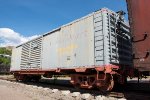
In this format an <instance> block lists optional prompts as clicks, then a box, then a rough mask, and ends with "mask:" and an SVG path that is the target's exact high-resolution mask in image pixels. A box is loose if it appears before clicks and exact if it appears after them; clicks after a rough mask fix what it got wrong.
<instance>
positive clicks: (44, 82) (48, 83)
mask: <svg viewBox="0 0 150 100" xmlns="http://www.w3.org/2000/svg"><path fill="white" fill-rule="evenodd" d="M0 79H1V80H7V81H11V82H16V80H15V79H14V78H0ZM60 81H63V82H62V83H61V84H58V83H60ZM65 81H66V82H65ZM19 83H22V82H19ZM63 83H64V84H63ZM68 83H69V81H68V80H58V82H57V81H56V80H49V79H41V80H40V81H39V82H38V83H37V82H26V83H25V84H27V85H34V86H38V87H44V88H49V87H50V88H53V89H58V90H69V91H70V92H72V93H73V92H80V93H81V94H84V93H88V94H90V95H92V96H94V97H96V96H99V95H103V96H106V97H114V98H128V99H130V98H132V99H131V100H133V97H135V96H136V95H137V96H138V97H139V96H140V97H145V98H149V100H150V91H145V90H141V89H140V90H138V88H136V89H135V88H133V84H129V86H128V87H127V89H123V90H121V89H119V90H114V91H112V92H102V91H99V90H96V89H92V90H87V89H76V88H74V87H73V86H72V85H71V84H68ZM132 95H133V96H132Z"/></svg>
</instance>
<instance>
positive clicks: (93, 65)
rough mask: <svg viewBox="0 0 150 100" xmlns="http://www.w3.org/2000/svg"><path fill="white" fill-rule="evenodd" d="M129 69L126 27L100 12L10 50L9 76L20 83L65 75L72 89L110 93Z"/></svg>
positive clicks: (114, 15) (108, 12)
mask: <svg viewBox="0 0 150 100" xmlns="http://www.w3.org/2000/svg"><path fill="white" fill-rule="evenodd" d="M132 66H133V65H132V43H131V34H130V31H129V25H128V23H127V22H126V21H125V20H124V19H123V18H121V17H120V16H119V14H117V13H115V12H114V11H111V10H109V9H107V8H103V9H101V10H98V11H96V12H93V13H91V14H89V15H87V16H85V17H82V18H80V19H78V20H75V21H73V22H71V23H68V24H66V25H63V26H61V27H59V28H57V29H54V30H52V31H50V32H48V33H46V34H44V35H42V36H40V37H38V38H36V39H33V40H31V41H28V42H26V43H24V44H21V45H19V46H17V47H16V48H14V49H13V52H12V63H11V72H12V73H14V75H15V77H16V79H17V80H24V81H27V80H31V79H35V80H38V79H39V78H40V76H41V75H43V76H45V77H51V76H52V75H55V74H68V75H70V77H71V81H70V82H71V83H72V84H73V85H74V86H76V87H80V88H93V87H95V86H96V87H98V88H100V89H102V90H106V91H110V90H111V89H112V88H113V87H114V83H122V84H123V83H125V81H126V77H127V76H128V75H131V74H130V73H131V72H130V71H131V69H132Z"/></svg>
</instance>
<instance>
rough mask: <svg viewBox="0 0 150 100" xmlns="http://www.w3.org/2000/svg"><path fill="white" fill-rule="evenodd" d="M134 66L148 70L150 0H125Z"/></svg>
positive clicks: (149, 65)
mask: <svg viewBox="0 0 150 100" xmlns="http://www.w3.org/2000/svg"><path fill="white" fill-rule="evenodd" d="M127 6H128V11H129V21H130V26H131V33H132V42H133V60H134V67H135V68H137V69H138V70H139V71H150V37H149V36H150V13H149V12H150V0H127Z"/></svg>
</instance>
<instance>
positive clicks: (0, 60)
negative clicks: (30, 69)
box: [0, 47, 11, 65]
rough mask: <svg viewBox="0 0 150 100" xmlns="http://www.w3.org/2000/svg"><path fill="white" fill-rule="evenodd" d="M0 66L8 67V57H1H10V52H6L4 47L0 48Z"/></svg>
mask: <svg viewBox="0 0 150 100" xmlns="http://www.w3.org/2000/svg"><path fill="white" fill-rule="evenodd" d="M0 54H1V55H0V64H2V65H10V61H11V59H10V58H9V57H5V56H3V55H11V50H8V49H6V48H4V47H1V48H0Z"/></svg>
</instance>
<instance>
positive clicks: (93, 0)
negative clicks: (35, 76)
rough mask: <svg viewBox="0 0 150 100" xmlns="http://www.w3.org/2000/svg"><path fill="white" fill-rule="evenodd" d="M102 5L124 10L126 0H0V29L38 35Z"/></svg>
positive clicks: (25, 35) (26, 34)
mask: <svg viewBox="0 0 150 100" xmlns="http://www.w3.org/2000/svg"><path fill="white" fill-rule="evenodd" d="M103 7H107V8H109V9H112V10H114V11H118V10H124V11H125V12H127V10H126V2H125V0H0V28H9V29H11V30H13V31H14V32H17V33H18V34H20V35H21V36H24V37H29V36H33V35H40V34H43V33H45V32H48V31H50V30H52V29H54V28H57V27H59V26H61V25H63V24H66V23H68V22H70V21H73V20H75V19H77V18H80V17H82V16H85V15H87V14H89V13H91V12H93V11H96V10H98V9H100V8H103ZM126 18H127V16H126Z"/></svg>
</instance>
